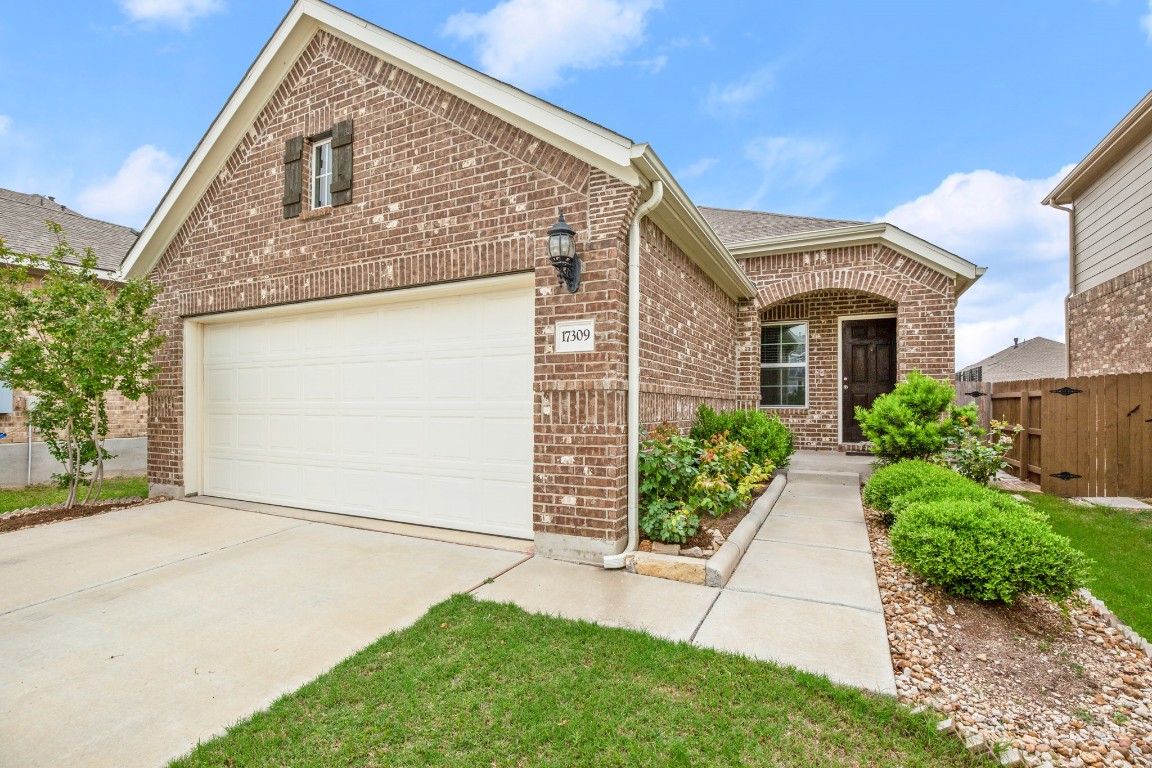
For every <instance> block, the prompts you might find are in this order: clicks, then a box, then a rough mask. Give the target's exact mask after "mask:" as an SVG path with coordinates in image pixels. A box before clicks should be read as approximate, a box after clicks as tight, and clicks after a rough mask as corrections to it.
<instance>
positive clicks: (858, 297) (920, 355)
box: [742, 245, 956, 449]
mask: <svg viewBox="0 0 1152 768" xmlns="http://www.w3.org/2000/svg"><path fill="white" fill-rule="evenodd" d="M744 268H745V271H746V272H747V273H748V275H749V277H751V278H752V282H753V283H754V284H755V285H756V287H757V291H758V298H757V303H758V306H759V307H760V309H761V318H762V319H764V320H805V319H806V320H808V321H809V345H810V346H809V354H810V361H809V368H808V386H809V407H808V408H787V409H773V410H775V411H777V412H778V413H779V414H780V416H781V418H782V419H783V420H784V421H785V422H786V423H787V424H789V426H790V427H791V428H792V429H793V430H794V431H795V432H796V435H797V447H800V448H819V449H832V448H836V447H837V446H838V439H839V438H838V435H839V408H838V405H837V402H838V389H837V387H838V386H839V381H838V365H837V355H838V353H837V351H836V349H837V344H838V334H839V328H838V320H837V318H839V317H842V316H845V315H861V314H881V313H888V312H892V311H893V307H896V308H897V309H896V313H897V320H896V335H897V339H896V344H897V366H898V369H899V372H900V374H901V375H902V376H903V375H905V374H907V373H908V371H911V370H919V371H921V372H922V373H924V374H927V375H929V376H932V377H933V378H936V379H940V380H942V381H948V382H951V380H952V375H953V371H954V369H955V357H956V355H955V309H956V299H955V288H954V286H953V284H952V282H951V281H950V280H949V279H948V278H946V277H945V276H944V275H941V274H940V273H939V272H936V271H935V270H933V269H931V268H929V267H926V266H924V265H923V264H920V263H919V262H917V261H914V260H912V259H909V258H907V257H905V256H903V255H901V254H899V253H897V252H896V251H893V250H891V249H889V248H887V247H885V246H881V245H861V246H852V247H848V248H835V249H830V250H826V251H815V252H804V253H789V254H778V255H771V256H755V257H752V258H749V259H746V260H745V261H744ZM756 343H757V344H758V343H759V336H757V340H756ZM758 353H759V350H758V348H757V350H756V356H755V357H753V356H752V355H747V356H746V358H747V359H746V362H744V363H743V364H742V365H743V366H744V367H745V368H747V367H749V366H750V365H755V366H756V371H757V375H758V371H759V366H758V361H759V358H758ZM757 397H758V393H757Z"/></svg>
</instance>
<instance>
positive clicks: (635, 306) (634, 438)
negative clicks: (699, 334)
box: [604, 179, 664, 568]
mask: <svg viewBox="0 0 1152 768" xmlns="http://www.w3.org/2000/svg"><path fill="white" fill-rule="evenodd" d="M663 199H664V182H662V181H660V180H659V179H657V180H656V181H654V182H652V194H651V195H649V196H648V199H647V200H646V201H644V203H642V204H641V205H640V207H639V208H637V209H636V215H635V216H633V217H632V226H631V227H629V228H628V545H627V546H626V547H624V551H623V552H621V553H620V554H618V555H606V556H605V557H604V567H605V568H623V567H624V560H625V558H626V557H627V556H628V554H629V553H631V552H634V551H635V550H636V545H637V544H638V543H639V541H640V531H639V526H638V521H639V506H640V504H639V500H640V484H639V473H638V472H637V466H636V465H637V460H638V458H639V456H638V454H639V451H640V220H641V219H643V218H644V217H645V216H647V215H648V214H649V213H651V212H652V210H653V209H654V208H656V206H658V205H660V201H661V200H663Z"/></svg>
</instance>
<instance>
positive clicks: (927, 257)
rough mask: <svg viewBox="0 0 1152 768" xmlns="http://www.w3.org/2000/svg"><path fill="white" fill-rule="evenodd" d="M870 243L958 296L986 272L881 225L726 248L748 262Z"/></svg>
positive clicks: (794, 235) (765, 240) (914, 238)
mask: <svg viewBox="0 0 1152 768" xmlns="http://www.w3.org/2000/svg"><path fill="white" fill-rule="evenodd" d="M873 243H878V244H883V245H886V246H888V247H889V248H891V249H892V250H894V251H896V252H897V253H900V254H903V255H904V256H907V257H908V258H910V259H912V260H914V261H917V262H919V263H921V264H923V265H925V266H926V267H930V268H932V269H934V270H936V271H937V272H939V273H940V274H942V275H944V276H945V277H948V278H951V279H952V280H955V281H956V296H957V297H959V296H960V295H961V294H962V293H964V291H966V290H968V288H969V287H970V286H971V285H972V283H974V282H976V281H977V280H978V279H980V276H981V275H983V274H984V273H985V271H987V270H986V268H985V267H978V266H976V265H975V264H973V263H972V262H970V261H968V260H966V259H962V258H960V257H959V256H957V255H956V254H954V253H951V252H949V251H946V250H944V249H943V248H939V247H937V246H935V245H933V244H932V243H929V242H928V241H927V240H922V239H921V238H919V237H916V236H915V235H912V234H909V233H907V232H905V231H904V230H902V229H900V228H899V227H896V226H893V225H891V224H885V223H884V222H878V223H875V224H860V225H858V226H852V227H836V228H835V229H821V230H816V231H814V232H798V233H796V234H791V235H781V236H780V237H769V238H763V239H760V240H750V241H747V242H743V243H733V244H732V245H729V246H728V249H729V250H730V251H731V252H732V255H734V256H735V257H736V258H738V259H748V258H752V257H754V256H764V255H770V254H777V253H794V252H797V251H812V250H818V249H821V248H839V247H843V246H850V245H868V244H873Z"/></svg>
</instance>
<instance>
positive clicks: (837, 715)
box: [171, 596, 981, 768]
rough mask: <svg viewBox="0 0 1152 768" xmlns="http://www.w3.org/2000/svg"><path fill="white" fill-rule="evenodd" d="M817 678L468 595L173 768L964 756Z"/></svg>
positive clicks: (832, 762) (910, 762)
mask: <svg viewBox="0 0 1152 768" xmlns="http://www.w3.org/2000/svg"><path fill="white" fill-rule="evenodd" d="M978 764H981V763H978V762H976V761H975V760H974V759H971V758H969V757H968V756H967V755H966V753H965V752H964V749H963V748H962V746H961V744H960V743H959V742H958V741H957V740H956V739H955V738H954V737H948V736H943V735H938V734H937V733H936V732H935V728H934V720H933V719H932V718H931V717H928V716H924V715H921V716H912V715H910V714H909V713H908V711H907V710H906V709H905V708H904V707H902V706H900V705H899V704H897V703H896V701H895V700H894V699H890V698H886V697H880V696H873V695H867V694H864V693H861V692H858V691H855V690H851V689H847V688H841V687H838V686H835V685H833V684H831V683H830V682H828V681H827V680H826V679H824V678H821V677H817V676H814V675H808V674H803V673H797V672H793V671H789V670H784V669H780V668H777V667H774V666H771V665H768V664H762V663H758V662H754V661H750V660H747V659H744V658H740V657H736V656H728V655H724V654H720V653H717V652H714V651H710V650H705V649H701V648H696V647H692V646H689V645H684V644H676V643H671V642H668V641H664V640H659V639H656V638H654V637H650V636H648V635H644V634H640V633H636V632H629V631H625V630H620V629H611V628H605V627H599V626H595V625H592V624H587V623H583V622H572V621H566V620H562V619H557V618H551V617H545V616H534V615H529V614H527V613H525V612H523V611H521V610H520V609H518V608H515V607H512V606H509V605H495V604H492V603H482V602H478V601H475V600H473V599H472V598H470V597H467V596H457V597H454V598H452V599H450V600H447V601H446V602H444V603H441V604H440V605H437V606H435V607H434V608H432V610H431V611H430V612H429V613H428V614H427V615H425V616H424V618H422V619H420V620H419V621H418V622H417V623H416V624H415V625H413V626H412V627H410V628H408V629H406V630H403V631H401V632H398V633H395V634H391V635H386V636H385V637H383V638H381V639H380V640H378V641H377V642H376V643H375V644H373V645H371V646H369V647H368V648H366V649H365V650H363V651H361V652H360V653H358V654H356V655H355V656H353V657H351V658H349V659H347V660H345V661H344V662H342V663H341V664H339V665H338V666H337V667H335V668H334V669H333V670H332V671H330V672H328V673H327V674H325V675H323V676H321V677H320V678H318V679H317V680H315V681H313V682H311V683H309V684H308V685H306V686H304V687H303V688H301V689H300V690H299V691H296V692H295V693H292V694H288V695H287V696H284V697H283V698H281V699H280V700H279V701H277V702H275V703H274V704H273V705H272V706H271V708H270V709H268V710H266V711H264V712H260V713H258V714H256V715H254V716H253V717H251V718H250V719H248V720H246V721H244V722H241V723H238V724H237V725H235V726H233V727H232V728H231V729H229V731H228V733H227V734H225V735H224V736H221V737H219V738H217V739H215V740H213V741H210V742H208V743H206V744H202V745H201V746H199V747H198V748H197V749H195V750H194V751H193V752H192V753H191V754H190V755H188V756H186V757H184V758H182V759H180V760H177V761H175V762H173V763H172V764H171V765H172V766H179V767H180V768H188V767H190V766H308V767H309V768H315V767H317V766H356V767H357V768H362V767H366V766H427V765H435V766H556V767H557V768H560V767H563V768H568V766H625V765H627V766H633V765H636V766H660V768H664V767H665V766H724V767H725V768H728V767H729V766H734V765H756V766H814V765H820V766H961V765H964V766H970V765H978Z"/></svg>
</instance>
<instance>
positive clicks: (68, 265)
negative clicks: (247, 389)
mask: <svg viewBox="0 0 1152 768" xmlns="http://www.w3.org/2000/svg"><path fill="white" fill-rule="evenodd" d="M47 225H48V228H49V229H50V230H51V231H52V232H53V233H54V234H55V235H56V238H57V241H58V245H57V246H56V247H55V248H54V249H53V251H52V253H51V254H50V255H48V256H32V255H24V254H17V253H15V252H13V251H11V250H10V249H8V248H7V247H5V246H4V243H3V241H0V262H4V263H5V265H3V266H0V380H3V381H6V382H8V383H9V384H10V385H11V386H13V387H16V388H19V389H22V390H24V391H26V392H29V393H30V394H32V395H34V396H35V397H36V398H37V403H36V406H35V407H34V408H33V409H32V410H31V412H30V421H31V424H32V426H33V427H34V428H36V429H37V430H39V431H40V433H41V435H43V437H44V440H45V442H46V443H47V444H48V450H49V452H50V453H51V454H52V456H53V457H54V458H55V459H56V460H57V461H59V462H60V463H61V464H62V465H63V466H64V467H65V472H64V474H63V475H57V476H56V478H57V480H59V481H60V483H61V485H67V487H68V501H67V506H69V507H71V506H73V505H75V504H76V502H77V497H78V491H79V487H80V484H81V482H82V481H83V480H86V479H90V481H91V482H90V483H89V486H88V492H87V494H86V496H85V497H84V500H83V503H87V502H89V501H91V500H92V499H94V498H97V497H98V496H99V493H100V490H101V487H102V485H103V481H104V462H105V460H107V459H109V458H114V457H113V456H112V455H111V454H110V453H108V451H107V450H105V448H104V439H105V437H106V436H107V434H108V412H107V401H108V393H110V392H112V391H113V390H116V391H119V392H120V394H122V395H123V396H124V397H126V398H128V399H129V400H138V399H139V398H140V397H141V396H142V395H145V394H148V393H149V392H151V391H152V389H153V385H152V380H153V379H154V378H155V375H156V367H155V366H154V365H153V363H152V355H153V353H154V352H155V351H156V349H157V347H159V346H160V344H161V343H163V336H161V335H160V333H159V332H158V331H157V328H156V327H157V322H158V320H157V317H156V316H155V315H153V314H152V313H150V312H149V311H148V309H149V308H150V307H151V306H152V303H153V301H154V300H155V298H156V294H157V292H158V290H159V289H158V288H157V287H156V286H153V285H152V284H151V283H149V282H147V281H146V280H140V279H133V280H129V281H128V282H126V283H124V284H122V285H119V286H112V285H109V284H106V283H102V282H101V281H100V279H99V278H98V277H97V276H96V272H95V267H96V255H95V254H94V253H93V252H92V249H91V248H88V249H85V251H84V253H82V254H80V253H77V252H76V251H75V250H73V249H72V248H71V247H70V246H69V245H68V243H67V242H65V240H64V239H63V236H62V230H61V228H60V226H59V225H57V224H54V223H52V222H47ZM33 270H37V271H41V270H42V271H43V278H42V279H41V281H40V284H39V285H33V284H32V281H31V279H32V277H33V272H32V271H33Z"/></svg>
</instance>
